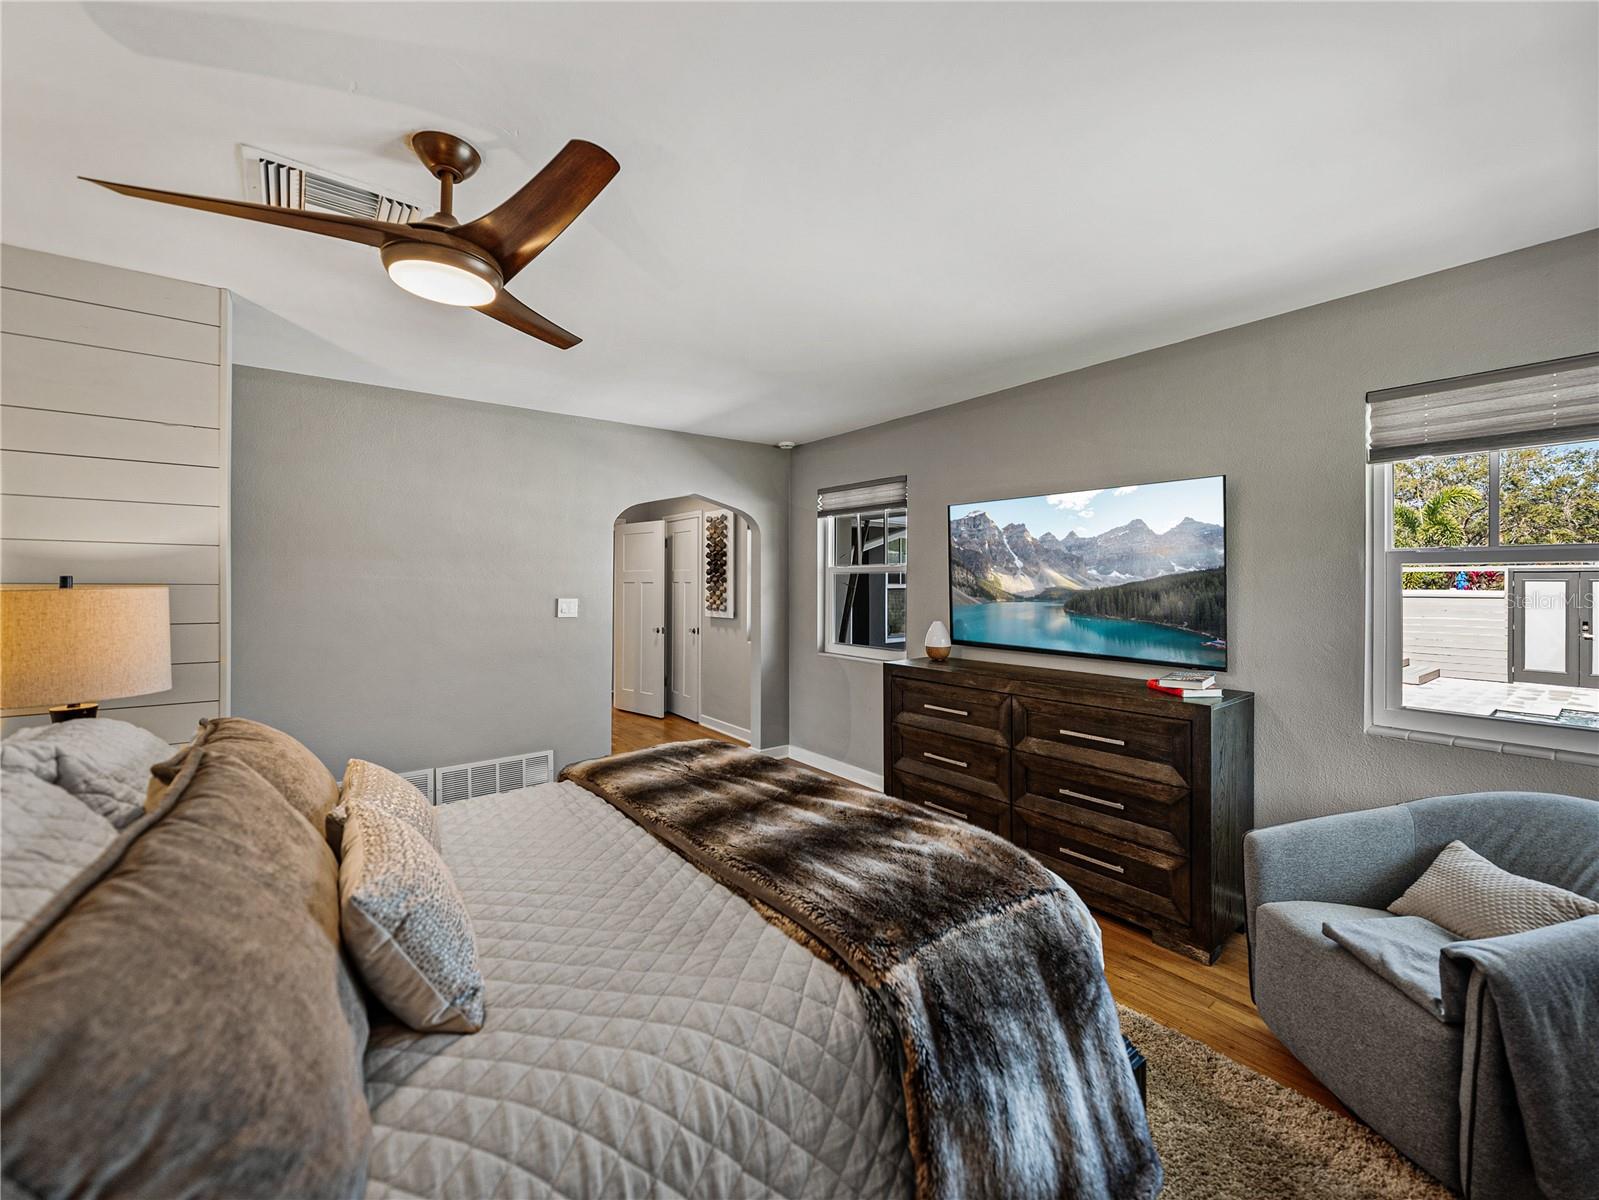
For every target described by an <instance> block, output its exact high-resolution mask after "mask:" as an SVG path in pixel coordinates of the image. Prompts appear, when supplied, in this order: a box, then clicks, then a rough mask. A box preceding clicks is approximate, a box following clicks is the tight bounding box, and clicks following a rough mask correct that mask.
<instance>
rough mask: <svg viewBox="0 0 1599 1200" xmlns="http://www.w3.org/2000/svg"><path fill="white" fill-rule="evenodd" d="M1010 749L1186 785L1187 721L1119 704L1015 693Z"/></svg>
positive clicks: (1103, 769) (1154, 780) (1120, 773)
mask: <svg viewBox="0 0 1599 1200" xmlns="http://www.w3.org/2000/svg"><path fill="white" fill-rule="evenodd" d="M1011 720H1012V723H1013V724H1014V726H1015V738H1016V749H1018V750H1021V751H1025V752H1027V753H1029V754H1037V755H1041V756H1043V757H1045V758H1055V759H1064V760H1067V761H1070V762H1075V763H1081V764H1083V765H1085V766H1089V767H1094V768H1097V769H1099V770H1102V771H1111V772H1113V773H1115V774H1119V775H1133V776H1136V777H1138V778H1140V779H1148V780H1151V781H1153V782H1156V783H1166V784H1174V785H1186V784H1187V783H1188V772H1189V765H1188V764H1189V757H1190V755H1189V742H1190V734H1189V723H1188V722H1187V721H1179V720H1176V719H1174V718H1170V717H1154V716H1149V715H1147V714H1145V713H1138V712H1130V711H1127V710H1125V709H1116V708H1096V707H1093V706H1091V705H1087V704H1065V703H1061V702H1058V701H1050V700H1035V699H1032V698H1031V697H1026V696H1018V697H1016V698H1015V700H1014V701H1012V715H1011Z"/></svg>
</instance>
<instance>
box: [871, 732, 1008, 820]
mask: <svg viewBox="0 0 1599 1200" xmlns="http://www.w3.org/2000/svg"><path fill="white" fill-rule="evenodd" d="M891 743H892V745H893V749H894V753H893V759H894V762H893V768H892V769H893V771H894V773H895V774H896V775H897V776H899V777H901V778H907V777H915V778H917V779H930V780H932V781H933V782H935V783H942V784H944V785H945V786H946V787H952V788H958V789H960V790H961V791H967V792H977V793H979V794H981V795H984V796H987V797H989V798H990V799H992V800H998V801H1004V802H1009V800H1010V752H1009V751H1008V750H1006V749H1005V747H1003V746H994V745H990V744H988V743H986V742H973V741H968V740H966V739H965V738H953V737H947V736H945V735H944V734H941V733H935V732H932V731H930V730H926V729H917V728H913V727H911V726H909V725H896V726H895V727H894V730H893V734H892V738H891Z"/></svg>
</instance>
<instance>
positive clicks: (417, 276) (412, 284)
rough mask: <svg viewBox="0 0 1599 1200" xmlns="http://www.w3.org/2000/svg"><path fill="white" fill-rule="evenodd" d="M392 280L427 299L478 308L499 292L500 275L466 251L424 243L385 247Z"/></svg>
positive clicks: (384, 257)
mask: <svg viewBox="0 0 1599 1200" xmlns="http://www.w3.org/2000/svg"><path fill="white" fill-rule="evenodd" d="M383 266H384V268H385V269H386V270H387V271H388V273H389V278H390V279H392V280H394V282H395V283H396V284H398V285H399V286H400V287H402V288H404V289H405V290H406V291H408V292H410V293H411V294H412V295H413V296H421V297H422V299H424V300H432V301H433V302H434V303H436V304H452V305H455V306H457V307H460V308H479V307H481V306H483V305H485V304H487V303H489V302H490V301H491V300H493V299H494V297H495V296H497V295H499V292H500V278H499V272H498V271H496V270H495V269H494V268H493V267H492V266H490V265H489V264H488V263H486V262H484V261H483V260H482V259H480V258H476V257H474V256H473V255H470V254H467V253H465V252H464V251H458V250H451V249H449V248H447V247H444V246H430V245H425V244H421V243H399V244H396V245H392V246H385V247H383Z"/></svg>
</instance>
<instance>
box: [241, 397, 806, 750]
mask: <svg viewBox="0 0 1599 1200" xmlns="http://www.w3.org/2000/svg"><path fill="white" fill-rule="evenodd" d="M788 462H789V456H788V455H787V454H785V453H784V452H782V451H779V450H774V449H771V448H770V447H765V446H758V445H753V444H750V443H744V442H731V441H722V440H719V439H714V438H704V437H695V436H692V435H689V434H676V433H666V432H662V431H659V430H651V429H643V428H639V427H636V426H630V425H618V424H613V423H610V422H603V421H588V420H583V419H581V418H575V417H565V416H555V415H551V414H548V413H539V412H530V411H527V410H524V409H517V408H507V407H503V406H498V405H489V404H481V403H476V402H473V401H469V400H457V399H451V398H447V397H443V396H430V395H423V394H420V393H416V392H405V391H396V390H392V389H388V388H380V387H371V386H367V385H363V384H353V383H344V382H337V381H333V380H326V379H317V378H312V377H309V376H303V375H288V374H283V373H280V372H275V371H264V370H259V369H255V368H239V369H238V370H236V372H235V374H234V392H233V491H232V498H233V575H232V579H233V612H234V629H235V632H234V637H233V652H234V683H233V711H234V712H235V713H237V714H239V715H242V716H249V717H255V718H258V719H260V720H263V721H266V722H268V723H270V724H273V725H277V726H279V727H281V728H283V729H286V730H288V731H290V732H291V733H293V734H295V736H297V737H299V738H301V739H303V740H304V741H305V742H306V743H307V744H308V745H309V746H310V747H311V748H312V749H313V750H314V751H316V753H317V754H319V755H320V756H321V757H322V758H323V759H324V760H325V761H326V762H327V763H328V765H329V766H330V767H331V768H333V769H334V770H335V771H338V770H341V769H342V768H343V766H344V762H345V760H346V759H347V758H350V757H352V756H353V757H361V758H368V759H371V760H373V761H375V762H380V763H383V764H385V765H387V766H391V767H395V768H397V769H410V768H414V767H423V766H438V765H441V764H446V763H453V762H463V761H467V760H472V759H479V758H491V757H496V756H499V755H505V754H513V753H516V752H518V751H526V750H535V749H544V748H553V749H554V750H555V752H556V758H557V760H558V762H560V763H563V764H564V763H567V762H571V761H573V760H576V759H582V758H586V757H591V756H593V755H597V754H605V753H608V752H609V750H610V686H611V679H610V661H611V599H610V597H611V528H612V525H613V523H614V522H615V520H616V517H617V515H618V514H619V513H621V512H622V511H623V510H624V509H626V508H628V507H629V506H630V505H633V504H637V503H640V502H642V501H647V500H652V499H656V498H658V497H663V496H680V495H688V494H691V493H701V494H703V495H708V496H715V497H717V498H719V499H723V500H725V502H726V503H728V504H729V505H732V506H736V507H737V508H739V509H741V510H743V511H744V512H746V513H748V514H749V515H750V516H751V517H752V518H753V519H754V520H755V521H756V523H757V524H758V526H759V527H760V529H761V530H762V531H763V532H764V533H765V534H766V535H767V536H766V539H765V545H766V547H767V549H766V552H765V555H764V558H765V561H764V562H763V563H761V564H758V565H759V566H760V567H761V570H760V571H759V574H758V576H757V580H758V582H757V585H756V586H757V587H759V588H760V590H761V598H762V613H763V614H764V616H765V619H764V621H763V624H762V630H761V633H762V636H761V639H760V646H759V650H760V654H761V658H762V691H761V696H760V703H759V707H758V711H757V712H756V713H755V714H753V715H754V719H755V720H756V721H757V722H758V723H759V725H758V727H759V729H760V736H761V737H762V738H763V744H767V745H774V744H781V743H783V742H785V741H787V736H786V734H787V721H788V713H787V686H788V685H787V675H786V647H787V628H786V624H785V622H784V619H783V617H784V611H785V607H786V606H785V603H784V588H785V587H786V579H785V575H784V562H783V559H782V557H781V554H780V548H781V547H784V546H786V544H787V535H786V526H787V520H788V513H787V501H788ZM558 596H576V597H578V598H579V599H580V600H581V601H582V605H583V615H582V617H581V618H580V619H578V620H564V621H563V620H557V619H556V616H555V601H556V598H557V597H558Z"/></svg>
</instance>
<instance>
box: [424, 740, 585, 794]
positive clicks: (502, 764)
mask: <svg viewBox="0 0 1599 1200" xmlns="http://www.w3.org/2000/svg"><path fill="white" fill-rule="evenodd" d="M434 775H435V787H434V795H433V803H435V804H453V803H454V802H455V801H457V800H470V799H473V798H475V797H477V796H492V795H494V794H496V793H497V792H514V791H516V790H517V789H518V788H525V787H533V786H534V785H535V784H540V783H548V782H549V781H550V780H551V779H553V778H554V777H555V752H554V751H553V750H537V751H535V752H533V753H532V754H518V755H516V756H514V757H512V758H488V759H484V760H483V761H482V762H475V763H457V764H456V765H455V766H453V767H440V768H439V769H438V770H437V771H436V772H434Z"/></svg>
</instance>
